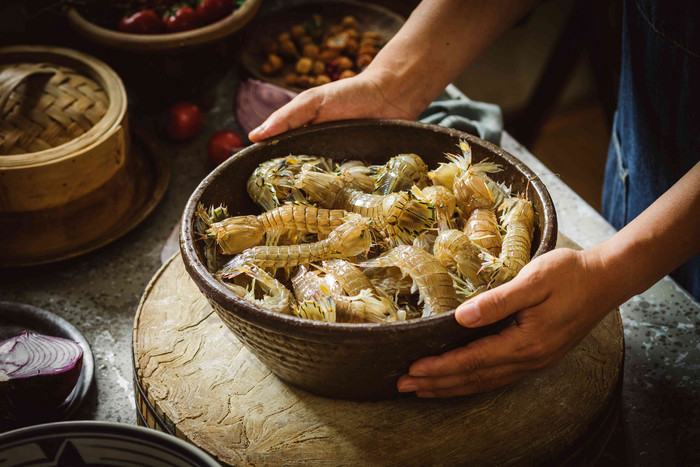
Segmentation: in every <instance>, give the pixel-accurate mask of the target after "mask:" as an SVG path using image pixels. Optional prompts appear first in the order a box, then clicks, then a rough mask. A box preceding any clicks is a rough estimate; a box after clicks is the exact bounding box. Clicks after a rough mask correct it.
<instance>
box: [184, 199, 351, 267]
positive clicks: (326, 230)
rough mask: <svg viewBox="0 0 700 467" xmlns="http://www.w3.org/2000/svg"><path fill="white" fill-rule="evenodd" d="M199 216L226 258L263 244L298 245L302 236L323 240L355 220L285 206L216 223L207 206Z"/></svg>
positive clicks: (339, 212)
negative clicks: (284, 243) (349, 220)
mask: <svg viewBox="0 0 700 467" xmlns="http://www.w3.org/2000/svg"><path fill="white" fill-rule="evenodd" d="M197 216H198V217H199V218H200V219H201V220H202V222H204V223H205V224H206V225H207V228H206V229H205V230H204V233H205V235H206V236H207V237H209V238H213V239H214V240H216V243H217V245H218V246H219V249H220V250H221V252H222V253H223V254H226V255H234V254H236V253H240V252H241V251H243V250H245V249H248V248H251V247H253V246H257V245H260V244H262V243H263V238H264V239H265V240H266V241H265V244H266V245H268V246H270V245H277V244H278V243H279V241H280V238H282V237H283V236H286V237H287V239H288V240H289V243H296V242H297V240H298V239H299V237H300V236H303V235H305V234H316V235H318V237H319V238H321V239H323V238H325V237H327V236H328V234H330V233H331V232H332V231H333V229H335V228H337V227H339V226H340V225H342V224H343V223H344V222H345V221H346V220H348V219H349V217H350V216H352V214H351V213H348V212H346V211H343V210H341V209H319V208H317V207H314V206H308V205H296V204H285V205H283V206H280V207H277V208H275V209H272V210H271V211H266V212H263V213H262V214H260V215H258V216H237V217H228V218H225V219H223V220H220V221H219V222H213V220H212V218H211V216H209V215H208V214H207V211H206V210H205V209H204V206H201V205H200V206H198V207H197Z"/></svg>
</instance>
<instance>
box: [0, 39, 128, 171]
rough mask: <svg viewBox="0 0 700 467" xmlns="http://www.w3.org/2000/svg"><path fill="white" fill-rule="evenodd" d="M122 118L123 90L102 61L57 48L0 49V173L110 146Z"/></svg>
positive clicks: (124, 116) (119, 81)
mask: <svg viewBox="0 0 700 467" xmlns="http://www.w3.org/2000/svg"><path fill="white" fill-rule="evenodd" d="M126 112H127V99H126V90H125V89H124V84H123V83H122V81H121V79H120V78H119V76H118V75H117V74H116V73H115V72H114V70H112V68H110V67H109V66H108V65H106V64H105V63H104V62H102V61H101V60H98V59H96V58H94V57H92V56H90V55H86V54H83V53H81V52H78V51H75V50H71V49H64V48H59V47H50V46H38V45H31V46H12V47H0V170H2V169H10V168H23V167H27V166H33V165H37V164H44V163H53V162H56V161H58V160H61V159H64V158H67V157H71V156H73V155H75V154H77V153H78V152H79V151H81V150H82V149H84V148H86V147H89V146H95V145H102V144H109V141H107V140H109V139H113V138H114V137H113V136H112V135H114V134H115V133H116V132H118V130H119V128H120V127H121V126H122V124H123V123H124V121H125V119H126ZM122 139H123V138H122ZM127 139H128V136H127ZM127 144H128V141H127Z"/></svg>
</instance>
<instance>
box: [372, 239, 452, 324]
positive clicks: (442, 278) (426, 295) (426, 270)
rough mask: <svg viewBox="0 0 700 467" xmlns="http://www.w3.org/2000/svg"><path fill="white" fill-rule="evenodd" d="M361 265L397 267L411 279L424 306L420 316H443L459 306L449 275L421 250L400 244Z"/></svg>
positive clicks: (440, 265) (436, 261) (430, 256)
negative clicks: (442, 314) (441, 314)
mask: <svg viewBox="0 0 700 467" xmlns="http://www.w3.org/2000/svg"><path fill="white" fill-rule="evenodd" d="M360 266H363V267H387V266H396V267H398V268H399V269H401V272H403V273H404V274H407V275H409V276H411V279H413V286H414V287H415V288H416V289H417V290H418V294H419V295H420V298H421V301H422V302H423V303H424V306H423V317H425V316H431V315H433V314H440V313H446V312H448V311H450V310H454V309H455V308H457V306H458V305H459V304H460V300H459V299H458V298H457V292H456V291H455V287H454V285H453V282H452V276H450V273H449V272H448V271H447V269H446V268H445V266H443V265H442V264H441V263H440V262H439V261H438V260H437V259H435V257H433V256H432V255H430V253H427V252H426V251H424V250H422V249H420V248H417V247H414V246H412V245H400V246H397V247H396V248H394V249H392V250H390V251H389V252H388V253H386V254H384V255H382V256H379V257H378V258H375V259H372V260H369V261H366V262H364V263H362V264H360Z"/></svg>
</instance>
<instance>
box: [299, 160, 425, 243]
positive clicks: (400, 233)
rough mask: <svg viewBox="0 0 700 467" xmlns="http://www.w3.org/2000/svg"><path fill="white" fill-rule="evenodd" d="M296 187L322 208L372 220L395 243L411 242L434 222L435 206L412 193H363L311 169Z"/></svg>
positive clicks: (303, 174)
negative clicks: (348, 212) (338, 210)
mask: <svg viewBox="0 0 700 467" xmlns="http://www.w3.org/2000/svg"><path fill="white" fill-rule="evenodd" d="M296 186H297V187H298V188H299V189H301V190H303V191H304V192H305V193H306V194H307V196H308V197H309V200H311V201H313V202H316V203H319V204H320V205H321V206H322V207H325V208H336V209H344V210H346V211H350V212H355V213H358V214H360V215H361V216H363V217H367V218H370V219H372V222H373V225H374V226H375V228H377V229H378V230H379V231H381V232H383V234H384V236H385V237H386V238H387V239H388V240H389V241H390V242H391V243H393V244H400V243H410V242H411V241H412V240H413V239H414V238H415V237H416V236H418V235H420V234H421V233H422V232H424V231H425V230H427V229H429V228H431V227H432V226H433V223H434V222H435V208H434V206H433V205H432V204H431V203H430V202H429V201H426V200H423V199H419V198H417V197H416V194H415V193H413V192H410V191H401V192H398V193H391V194H389V195H386V196H383V195H374V194H369V193H363V192H361V191H359V190H354V189H352V188H347V187H346V186H345V185H344V184H343V181H342V180H341V179H340V178H339V177H337V176H335V175H332V174H326V173H321V172H315V171H311V170H308V171H307V170H304V171H302V173H301V175H300V176H299V178H298V179H297V183H296Z"/></svg>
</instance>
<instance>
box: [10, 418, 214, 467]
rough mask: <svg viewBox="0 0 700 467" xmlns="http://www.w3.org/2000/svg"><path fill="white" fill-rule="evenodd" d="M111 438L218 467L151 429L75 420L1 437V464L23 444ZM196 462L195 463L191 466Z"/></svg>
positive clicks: (198, 452) (197, 451)
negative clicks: (152, 446) (143, 443)
mask: <svg viewBox="0 0 700 467" xmlns="http://www.w3.org/2000/svg"><path fill="white" fill-rule="evenodd" d="M110 434H112V435H116V436H119V437H122V438H124V437H127V438H131V439H133V440H142V441H143V440H146V441H150V442H152V443H153V444H155V445H159V446H161V447H162V448H163V450H167V451H169V452H171V453H178V454H181V455H183V457H186V458H187V459H188V460H189V461H190V462H192V464H191V465H194V466H201V467H220V466H221V464H219V463H218V462H216V461H215V460H214V458H212V457H211V455H210V454H208V453H207V452H206V451H204V450H202V449H200V448H198V447H196V446H194V445H192V444H190V443H188V442H187V441H184V440H182V439H180V438H178V437H176V436H173V435H169V434H166V433H162V432H160V431H157V430H153V429H151V428H145V427H140V426H136V425H129V424H126V423H116V422H105V421H96V420H78V421H63V422H53V423H44V424H41V425H33V426H28V427H24V428H19V429H16V430H13V431H9V432H7V433H2V434H0V460H4V458H3V454H2V453H3V451H7V452H8V453H9V452H11V450H12V449H14V450H15V452H16V450H17V448H19V447H21V446H22V444H24V443H32V442H36V441H37V440H39V439H41V437H44V438H69V437H70V436H71V435H86V436H90V435H92V436H95V437H96V438H100V439H104V438H105V437H106V436H109V435H110ZM195 461H196V463H194V462H195Z"/></svg>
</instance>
